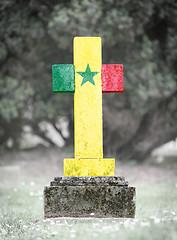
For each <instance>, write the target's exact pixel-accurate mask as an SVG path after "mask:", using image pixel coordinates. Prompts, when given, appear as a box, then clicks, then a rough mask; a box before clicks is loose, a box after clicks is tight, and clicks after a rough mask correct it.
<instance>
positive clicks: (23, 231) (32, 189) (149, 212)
mask: <svg viewBox="0 0 177 240" xmlns="http://www.w3.org/2000/svg"><path fill="white" fill-rule="evenodd" d="M68 157H72V155H71V154H69V153H67V154H66V153H65V152H64V151H61V150H59V149H56V148H51V149H47V148H38V149H35V150H32V151H30V150H29V151H22V152H1V153H0V206H1V207H0V239H25V240H26V239H62V240H64V239H65V240H68V239H77V240H79V239H84V240H87V239H89V240H90V239H106V240H107V239H118V238H119V239H136V240H137V239H143V240H144V239H157V240H158V239H159V240H163V239H170V240H171V239H174V240H176V239H177V204H176V199H177V163H176V162H174V161H173V162H170V161H168V162H167V163H164V162H163V164H162V163H158V164H154V161H151V163H149V162H145V163H143V164H141V165H137V163H136V162H135V161H131V162H129V163H121V162H120V161H118V162H117V163H116V175H119V176H120V175H122V176H125V178H126V180H128V181H129V184H130V185H131V186H135V187H136V190H137V194H136V195H137V199H136V201H137V202H136V203H137V205H136V207H137V209H136V218H135V219H94V218H87V219H68V218H67V219H65V218H63V219H44V218H43V189H44V186H45V185H48V184H49V182H50V181H51V180H52V179H53V177H55V176H61V175H62V174H63V169H62V167H63V166H62V162H63V159H64V158H68ZM111 157H112V156H111ZM93 214H94V213H93ZM93 214H92V216H91V217H93V216H94V215H93Z"/></svg>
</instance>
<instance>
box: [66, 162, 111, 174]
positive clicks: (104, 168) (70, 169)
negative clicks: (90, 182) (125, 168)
mask: <svg viewBox="0 0 177 240" xmlns="http://www.w3.org/2000/svg"><path fill="white" fill-rule="evenodd" d="M114 171H115V159H108V158H97V159H94V158H92V159H84V158H81V159H77V158H71V159H64V176H79V177H84V176H86V177H89V176H114V174H115V172H114Z"/></svg>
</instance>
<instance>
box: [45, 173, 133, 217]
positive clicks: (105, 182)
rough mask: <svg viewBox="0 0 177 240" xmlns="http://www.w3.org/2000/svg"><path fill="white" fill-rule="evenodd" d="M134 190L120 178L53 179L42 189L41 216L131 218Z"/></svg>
mask: <svg viewBox="0 0 177 240" xmlns="http://www.w3.org/2000/svg"><path fill="white" fill-rule="evenodd" d="M135 207H136V204H135V188H134V187H129V186H128V182H127V181H125V179H124V178H123V177H55V178H54V181H52V182H51V186H46V187H45V189H44V215H45V217H47V218H52V217H103V218H110V217H115V218H120V217H123V218H133V217H134V216H135Z"/></svg>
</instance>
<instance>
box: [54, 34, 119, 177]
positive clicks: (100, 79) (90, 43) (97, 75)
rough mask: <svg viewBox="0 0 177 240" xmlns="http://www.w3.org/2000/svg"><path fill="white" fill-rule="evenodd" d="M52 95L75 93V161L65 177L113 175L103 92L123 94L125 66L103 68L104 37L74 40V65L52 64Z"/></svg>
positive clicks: (69, 161)
mask: <svg viewBox="0 0 177 240" xmlns="http://www.w3.org/2000/svg"><path fill="white" fill-rule="evenodd" d="M52 75H53V92H74V132H75V158H73V159H65V160H64V176H114V171H115V159H111V158H103V126H102V92H121V91H123V66H122V65H118V64H117V65H102V54H101V38H99V37H75V38H74V65H72V64H62V65H53V67H52Z"/></svg>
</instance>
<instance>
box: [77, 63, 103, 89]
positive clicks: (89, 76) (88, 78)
mask: <svg viewBox="0 0 177 240" xmlns="http://www.w3.org/2000/svg"><path fill="white" fill-rule="evenodd" d="M77 73H78V74H80V75H81V76H82V77H83V79H82V83H81V86H82V85H83V84H84V83H86V82H91V83H92V84H93V85H95V82H94V79H93V77H94V76H95V75H96V74H98V73H99V72H91V70H90V67H89V64H87V68H86V70H85V72H77Z"/></svg>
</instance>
